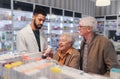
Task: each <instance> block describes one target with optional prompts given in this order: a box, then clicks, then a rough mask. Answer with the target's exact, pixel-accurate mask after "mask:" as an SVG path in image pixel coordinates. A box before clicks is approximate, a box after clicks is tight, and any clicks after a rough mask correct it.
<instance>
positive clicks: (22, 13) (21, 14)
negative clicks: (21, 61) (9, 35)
mask: <svg viewBox="0 0 120 79" xmlns="http://www.w3.org/2000/svg"><path fill="white" fill-rule="evenodd" d="M13 5H14V6H13V8H14V10H13V47H14V50H16V33H17V32H18V31H19V30H21V29H22V28H23V27H25V26H27V24H30V22H31V20H32V12H33V4H31V3H24V2H19V1H14V2H13Z"/></svg>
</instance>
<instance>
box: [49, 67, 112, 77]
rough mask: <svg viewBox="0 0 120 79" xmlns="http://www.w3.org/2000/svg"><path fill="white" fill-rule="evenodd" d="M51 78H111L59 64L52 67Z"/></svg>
mask: <svg viewBox="0 0 120 79" xmlns="http://www.w3.org/2000/svg"><path fill="white" fill-rule="evenodd" d="M50 71H51V73H50V77H49V79H110V78H108V77H104V76H101V75H96V74H90V73H85V72H84V71H81V70H78V69H74V68H71V67H67V66H57V65H56V67H55V66H54V67H52V68H51V69H50Z"/></svg>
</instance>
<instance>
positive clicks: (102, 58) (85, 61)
mask: <svg viewBox="0 0 120 79" xmlns="http://www.w3.org/2000/svg"><path fill="white" fill-rule="evenodd" d="M96 27H97V21H96V19H95V18H94V17H91V16H88V17H84V18H82V19H81V20H80V22H79V27H78V30H79V31H80V35H81V36H83V38H84V40H83V41H82V43H81V50H80V54H81V57H80V69H81V70H84V71H85V72H88V73H96V74H101V75H106V76H108V75H109V72H110V69H111V68H112V67H113V66H115V65H117V60H116V58H117V56H116V52H115V49H114V46H113V44H112V43H111V41H110V40H108V39H107V38H105V37H104V36H101V35H98V34H96V33H95V31H96Z"/></svg>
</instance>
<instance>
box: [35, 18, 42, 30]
mask: <svg viewBox="0 0 120 79" xmlns="http://www.w3.org/2000/svg"><path fill="white" fill-rule="evenodd" d="M34 26H35V28H36V29H37V30H39V29H41V27H42V24H39V25H37V24H36V20H34Z"/></svg>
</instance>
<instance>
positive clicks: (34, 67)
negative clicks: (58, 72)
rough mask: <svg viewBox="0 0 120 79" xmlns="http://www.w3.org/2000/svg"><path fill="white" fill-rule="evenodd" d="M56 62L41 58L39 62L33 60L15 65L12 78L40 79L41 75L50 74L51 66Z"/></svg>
mask: <svg viewBox="0 0 120 79" xmlns="http://www.w3.org/2000/svg"><path fill="white" fill-rule="evenodd" d="M53 65H54V63H51V62H49V60H44V59H43V60H40V61H37V62H31V63H28V64H24V65H21V66H19V67H15V68H13V69H12V70H11V78H12V79H38V78H39V77H41V76H44V77H47V75H49V73H50V72H49V68H50V67H51V66H53Z"/></svg>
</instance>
